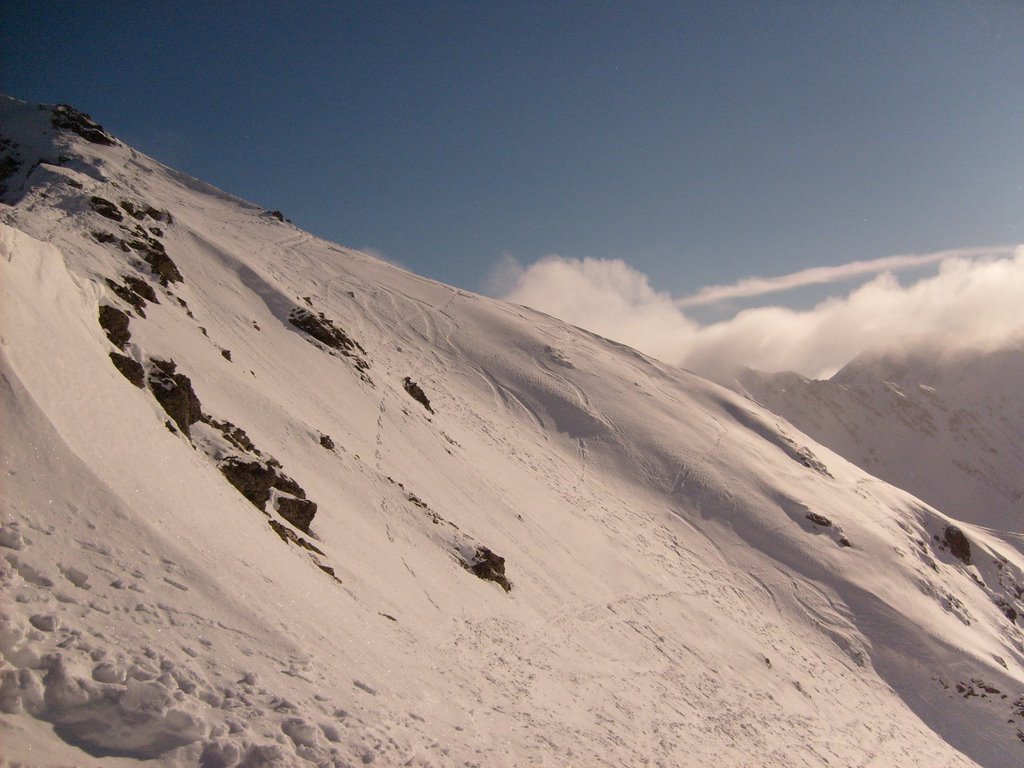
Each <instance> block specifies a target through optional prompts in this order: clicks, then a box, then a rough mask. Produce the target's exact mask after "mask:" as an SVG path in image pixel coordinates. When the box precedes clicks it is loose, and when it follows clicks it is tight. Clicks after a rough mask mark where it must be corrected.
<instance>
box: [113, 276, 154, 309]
mask: <svg viewBox="0 0 1024 768" xmlns="http://www.w3.org/2000/svg"><path fill="white" fill-rule="evenodd" d="M121 279H122V280H124V284H123V285H122V284H120V283H115V282H114V281H113V280H111V279H110V278H109V277H108V278H107V279H106V280H107V285H108V286H110V290H112V291H113V292H114V295H115V296H117V297H118V298H119V299H121V300H122V301H124V302H125V303H126V304H130V305H131V307H132V309H134V310H135V311H136V312H137V313H138V314H139V317H145V316H146V310H145V306H146V301H147V300H149V301H152V302H153V303H154V304H159V303H160V302H159V301H158V300H157V298H156V291H154V290H153V286H151V285H150V284H149V283H147V282H146V281H145V280H142V279H140V278H138V277H134V276H132V275H123V276H122V278H121Z"/></svg>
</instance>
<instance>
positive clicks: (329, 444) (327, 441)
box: [320, 434, 334, 451]
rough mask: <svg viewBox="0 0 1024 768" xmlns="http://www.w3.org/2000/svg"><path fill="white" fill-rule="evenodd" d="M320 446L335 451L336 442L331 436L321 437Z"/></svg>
mask: <svg viewBox="0 0 1024 768" xmlns="http://www.w3.org/2000/svg"><path fill="white" fill-rule="evenodd" d="M320 445H322V446H323V447H324V448H326V449H327V450H328V451H333V450H334V441H333V440H332V439H331V436H330V435H323V434H322V435H320Z"/></svg>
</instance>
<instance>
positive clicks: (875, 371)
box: [737, 342, 1024, 548]
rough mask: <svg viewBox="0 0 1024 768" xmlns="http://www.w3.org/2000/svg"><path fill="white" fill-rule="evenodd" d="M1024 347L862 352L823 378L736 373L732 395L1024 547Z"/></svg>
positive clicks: (919, 495)
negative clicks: (748, 398)
mask: <svg viewBox="0 0 1024 768" xmlns="http://www.w3.org/2000/svg"><path fill="white" fill-rule="evenodd" d="M1022 383H1024V342H1019V343H1016V344H1010V345H1007V346H1003V347H1000V348H997V349H992V350H973V351H972V350H954V351H942V350H937V349H933V348H930V347H928V346H924V347H919V348H911V349H909V350H902V351H898V352H886V353H872V354H865V355H862V356H861V357H859V358H857V359H856V360H854V361H853V362H851V363H850V364H849V365H847V366H846V367H845V368H843V369H842V370H841V371H839V372H838V373H837V374H836V375H835V376H833V377H832V378H831V379H829V380H828V381H816V380H812V379H806V378H804V377H802V376H799V375H797V374H794V373H781V374H771V373H761V372H758V371H750V370H747V371H745V372H743V373H741V374H740V376H739V377H738V381H737V389H738V390H741V391H744V392H746V393H748V394H749V395H750V396H751V397H753V398H754V399H756V400H757V401H758V402H760V403H762V404H764V405H765V406H767V407H768V408H770V409H771V410H772V411H773V412H774V413H778V414H779V415H781V416H784V417H785V418H786V419H788V420H789V421H790V422H792V423H793V424H795V425H796V426H797V427H799V428H800V429H801V430H803V431H804V432H805V433H807V434H808V435H811V436H813V437H814V439H815V440H818V441H819V442H821V443H822V444H824V445H827V446H829V448H831V449H832V450H834V451H836V452H837V453H839V454H841V455H842V456H844V457H845V458H847V459H849V460H850V461H852V462H854V463H855V464H857V465H858V466H861V467H863V468H864V469H866V470H868V471H869V472H872V473H874V474H876V475H877V476H878V477H881V478H883V479H884V480H887V481H888V482H890V483H892V484H893V485H897V486H899V487H900V488H903V489H905V490H908V491H910V492H911V493H913V494H914V495H916V496H918V497H919V498H921V499H924V500H925V501H927V502H928V503H929V504H932V505H934V506H936V507H937V508H939V509H941V510H942V511H944V512H946V513H948V514H951V515H953V516H955V517H957V518H959V519H961V520H965V521H968V522H970V523H974V524H975V525H979V526H984V527H987V528H989V529H991V530H992V531H993V533H998V534H1000V535H1002V536H1004V537H1005V538H1006V540H1007V541H1008V542H1009V543H1011V544H1014V545H1016V546H1017V547H1018V548H1019V547H1021V546H1022V544H1024V541H1022V539H1024V442H1022V441H1021V436H1022V435H1024V399H1022V397H1021V386H1022Z"/></svg>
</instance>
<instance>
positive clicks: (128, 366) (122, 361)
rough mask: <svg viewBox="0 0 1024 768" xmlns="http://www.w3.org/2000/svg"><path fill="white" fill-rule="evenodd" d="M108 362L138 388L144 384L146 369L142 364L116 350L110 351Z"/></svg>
mask: <svg viewBox="0 0 1024 768" xmlns="http://www.w3.org/2000/svg"><path fill="white" fill-rule="evenodd" d="M110 362H112V363H113V364H114V367H115V368H117V370H118V371H120V372H121V375H122V376H124V377H125V378H126V379H128V381H130V382H131V383H132V384H134V385H135V386H136V387H138V388H139V389H142V388H143V387H145V385H146V370H145V369H144V368H143V367H142V364H141V363H139V362H137V361H135V360H133V359H132V358H130V357H128V356H127V355H122V354H120V353H118V352H111V353H110Z"/></svg>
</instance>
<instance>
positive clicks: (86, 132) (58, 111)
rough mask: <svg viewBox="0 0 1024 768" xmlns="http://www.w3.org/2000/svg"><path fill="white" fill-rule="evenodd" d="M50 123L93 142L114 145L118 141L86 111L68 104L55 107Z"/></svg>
mask: <svg viewBox="0 0 1024 768" xmlns="http://www.w3.org/2000/svg"><path fill="white" fill-rule="evenodd" d="M50 124H51V125H52V126H53V127H54V128H57V129H60V130H63V131H71V132H72V133H77V134H78V135H79V136H81V137H82V138H83V139H85V140H86V141H90V142H92V143H93V144H104V145H106V146H108V147H112V146H114V145H115V144H116V143H117V142H116V141H115V139H114V137H113V136H111V135H110V134H109V133H107V132H106V131H105V130H103V126H101V125H100V124H99V123H97V122H94V121H93V119H92V118H91V117H89V115H87V114H85V112H79V111H78V110H77V109H75V108H74V107H72V106H69V105H67V104H58V105H57V106H56V107H54V108H53V114H52V115H51V117H50Z"/></svg>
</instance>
